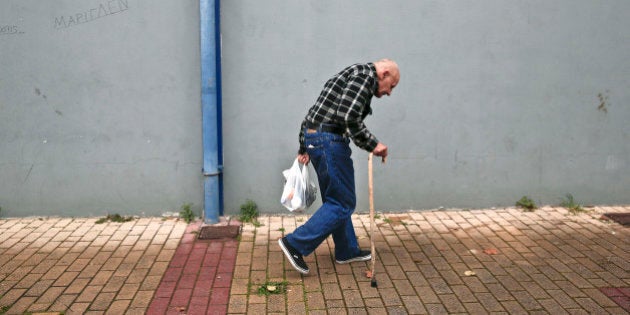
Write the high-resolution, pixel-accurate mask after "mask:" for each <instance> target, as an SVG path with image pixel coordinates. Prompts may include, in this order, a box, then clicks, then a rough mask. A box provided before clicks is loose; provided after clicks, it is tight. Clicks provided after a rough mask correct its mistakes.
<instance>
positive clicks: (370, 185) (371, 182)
mask: <svg viewBox="0 0 630 315" xmlns="http://www.w3.org/2000/svg"><path fill="white" fill-rule="evenodd" d="M368 191H369V195H370V246H371V248H370V250H371V251H372V269H371V270H372V282H371V286H372V288H376V287H378V283H377V282H376V273H374V265H375V264H376V248H375V247H374V225H375V224H374V178H373V177H372V153H371V152H370V155H369V156H368Z"/></svg>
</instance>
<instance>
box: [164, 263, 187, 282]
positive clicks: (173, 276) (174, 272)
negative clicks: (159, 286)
mask: <svg viewBox="0 0 630 315" xmlns="http://www.w3.org/2000/svg"><path fill="white" fill-rule="evenodd" d="M182 270H183V267H182V268H174V267H170V266H169V267H168V268H167V269H166V272H165V273H164V277H162V281H166V282H171V281H177V280H179V276H180V275H181V274H182Z"/></svg>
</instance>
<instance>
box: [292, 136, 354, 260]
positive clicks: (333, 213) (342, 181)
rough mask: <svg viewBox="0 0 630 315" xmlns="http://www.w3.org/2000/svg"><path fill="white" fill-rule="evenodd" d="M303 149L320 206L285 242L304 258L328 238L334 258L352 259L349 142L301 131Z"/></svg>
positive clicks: (351, 199)
mask: <svg viewBox="0 0 630 315" xmlns="http://www.w3.org/2000/svg"><path fill="white" fill-rule="evenodd" d="M304 145H305V146H306V148H307V152H308V155H309V157H310V159H311V162H312V163H313V167H314V168H315V172H317V179H318V181H319V191H320V192H321V196H322V202H323V204H322V206H321V207H320V208H319V209H318V210H317V211H316V212H315V213H314V214H313V215H312V216H311V218H310V219H309V220H308V221H306V223H304V224H303V225H302V226H300V227H298V228H297V229H296V230H295V231H293V233H291V234H288V235H287V241H288V242H289V244H290V245H291V246H293V247H294V248H295V249H297V251H299V252H300V253H301V254H302V255H303V256H307V255H309V254H310V253H312V252H313V251H314V250H315V249H316V248H317V246H319V244H321V243H322V242H323V241H324V240H325V239H326V238H327V237H328V235H331V234H332V236H333V241H334V242H335V258H336V259H338V260H345V259H350V258H353V257H355V256H357V255H358V254H359V244H358V242H357V236H356V234H355V233H354V226H353V225H352V219H351V217H350V216H351V215H352V213H353V212H354V208H355V207H356V194H355V188H354V167H353V165H352V158H351V155H352V150H350V139H348V138H346V137H344V136H342V135H338V134H334V133H328V132H320V131H318V132H316V133H307V132H306V131H305V132H304Z"/></svg>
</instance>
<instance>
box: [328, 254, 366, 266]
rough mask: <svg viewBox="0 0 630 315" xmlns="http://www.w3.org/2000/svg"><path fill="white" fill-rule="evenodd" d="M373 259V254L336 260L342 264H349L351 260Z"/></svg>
mask: <svg viewBox="0 0 630 315" xmlns="http://www.w3.org/2000/svg"><path fill="white" fill-rule="evenodd" d="M370 259H372V255H370V256H363V257H354V258H350V259H348V260H341V261H339V260H335V262H337V263H338V264H340V265H345V264H349V263H351V262H356V261H368V260H370Z"/></svg>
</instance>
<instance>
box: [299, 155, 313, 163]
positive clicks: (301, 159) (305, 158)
mask: <svg viewBox="0 0 630 315" xmlns="http://www.w3.org/2000/svg"><path fill="white" fill-rule="evenodd" d="M297 159H298V161H299V162H300V163H302V164H304V165H308V162H309V161H310V160H311V157H310V156H308V153H304V154H298V156H297Z"/></svg>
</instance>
